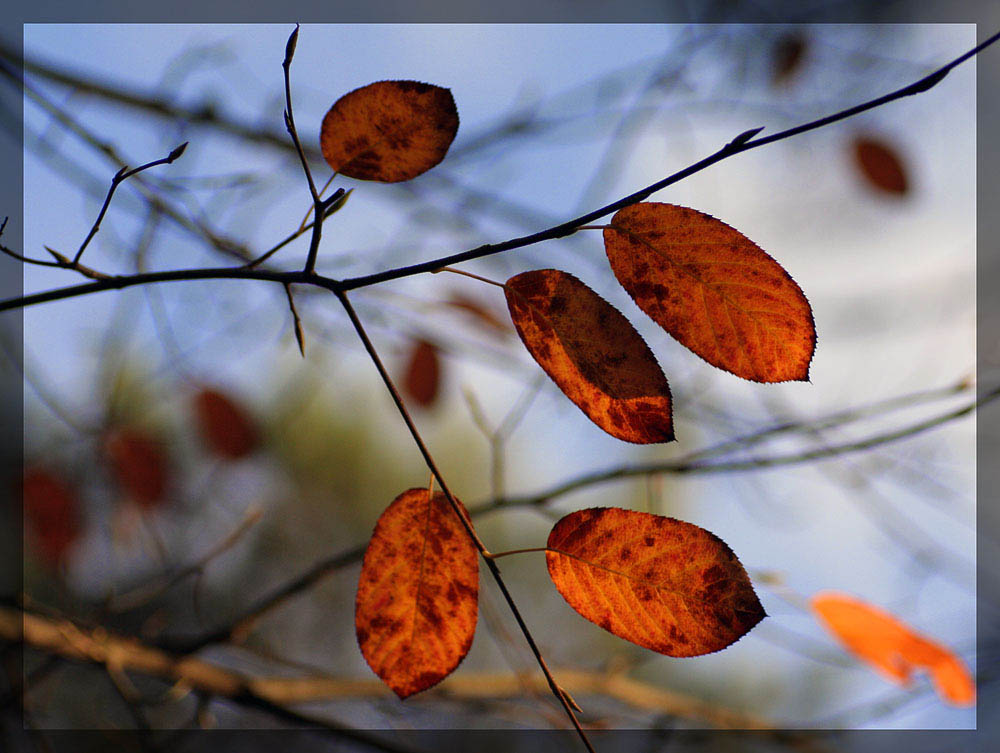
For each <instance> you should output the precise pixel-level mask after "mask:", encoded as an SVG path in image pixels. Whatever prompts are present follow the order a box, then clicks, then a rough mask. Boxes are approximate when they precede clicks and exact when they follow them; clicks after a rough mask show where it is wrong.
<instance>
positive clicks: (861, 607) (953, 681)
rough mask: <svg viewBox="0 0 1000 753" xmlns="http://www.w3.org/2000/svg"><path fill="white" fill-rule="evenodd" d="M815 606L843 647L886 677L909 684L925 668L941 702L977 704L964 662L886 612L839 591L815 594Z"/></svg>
mask: <svg viewBox="0 0 1000 753" xmlns="http://www.w3.org/2000/svg"><path fill="white" fill-rule="evenodd" d="M811 605H812V609H813V611H814V612H815V613H816V615H817V617H818V618H819V621H820V623H821V624H822V625H823V626H824V627H825V628H826V629H827V630H829V631H830V632H831V633H832V634H833V635H834V636H835V637H836V638H837V639H838V640H839V641H840V642H841V644H843V646H844V648H846V649H847V650H848V651H850V652H851V653H852V654H854V655H855V656H857V657H858V658H859V659H861V660H862V661H865V662H867V663H868V664H870V665H871V666H872V667H874V668H875V670H876V671H877V672H878V673H879V674H881V675H882V676H884V677H886V678H887V679H889V680H891V681H893V682H895V683H898V684H899V685H909V683H910V678H911V675H912V673H913V671H914V670H915V669H924V670H927V671H928V672H929V673H930V676H931V680H932V681H933V682H934V686H935V688H936V689H937V692H938V695H939V696H941V698H942V699H943V700H945V701H947V702H948V703H951V704H953V705H956V706H969V705H972V704H973V703H974V702H975V699H976V686H975V683H974V682H973V680H972V676H971V675H970V673H969V670H968V669H967V668H966V666H965V664H964V663H963V662H962V660H961V659H959V658H958V656H956V655H955V653H954V652H952V651H951V650H949V649H948V648H947V647H945V646H943V645H941V644H940V643H938V642H936V641H934V640H932V639H930V638H928V637H926V636H923V635H921V634H920V633H918V632H916V631H915V630H913V629H912V628H911V627H909V626H908V625H906V624H904V623H903V622H901V621H900V620H899V619H898V618H896V617H894V616H893V615H891V614H889V613H888V612H886V611H884V610H882V609H879V608H878V607H876V606H873V605H871V604H867V603H865V602H863V601H861V600H860V599H856V598H854V597H853V596H849V595H847V594H841V593H835V592H823V593H819V594H817V595H815V596H814V597H813V598H812V601H811Z"/></svg>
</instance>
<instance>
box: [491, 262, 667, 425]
mask: <svg viewBox="0 0 1000 753" xmlns="http://www.w3.org/2000/svg"><path fill="white" fill-rule="evenodd" d="M504 293H505V294H506V296H507V306H508V308H509V309H510V316H511V319H512V320H513V321H514V326H515V327H516V329H517V333H518V334H519V335H520V336H521V340H522V341H523V342H524V345H525V347H526V348H527V349H528V352H529V353H531V355H532V357H533V358H534V359H535V360H536V361H537V362H538V364H539V365H540V366H541V367H542V368H543V369H544V370H545V373H547V374H548V375H549V376H550V377H552V380H553V381H554V382H555V383H556V384H557V385H558V387H559V389H561V390H562V391H563V393H565V395H566V397H568V398H569V399H570V400H572V401H573V402H574V403H576V404H577V406H579V407H580V409H581V410H582V411H583V412H584V413H586V414H587V417H588V418H589V419H590V420H591V421H593V422H594V423H595V424H597V425H598V426H599V427H601V428H602V429H604V431H606V432H607V433H608V434H610V435H611V436H613V437H617V438H618V439H623V440H625V441H626V442H636V443H639V444H650V443H653V442H669V441H670V440H672V439H673V438H674V429H673V419H672V416H671V407H670V387H669V386H668V385H667V378H666V377H665V376H663V372H662V371H661V370H660V366H659V364H657V362H656V358H655V356H653V352H652V351H651V350H650V349H649V346H648V345H646V342H645V341H644V340H643V339H642V336H641V335H640V334H639V333H638V332H636V331H635V329H634V328H633V327H632V325H631V324H630V323H629V321H628V320H627V319H626V318H625V317H624V316H622V314H621V313H620V312H619V311H618V309H616V308H615V307H614V306H612V305H611V304H610V303H608V302H607V301H605V300H604V299H603V298H601V297H600V296H599V295H598V294H597V293H595V292H594V291H593V290H591V289H590V288H588V287H587V286H586V285H584V284H583V283H582V282H580V281H579V280H578V279H576V278H575V277H574V276H573V275H571V274H568V273H566V272H560V271H559V270H558V269H539V270H535V271H533V272H524V273H522V274H519V275H515V276H514V277H511V278H510V279H509V280H507V282H506V284H505V285H504Z"/></svg>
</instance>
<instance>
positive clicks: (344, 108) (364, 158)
mask: <svg viewBox="0 0 1000 753" xmlns="http://www.w3.org/2000/svg"><path fill="white" fill-rule="evenodd" d="M457 132H458V110H457V109H456V108H455V100H454V98H453V97H452V96H451V91H450V90H448V89H444V88H442V87H440V86H434V85H433V84H422V83H420V82H418V81H377V82H375V83H374V84H369V85H368V86H362V87H361V88H360V89H355V90H354V91H352V92H349V93H347V94H345V95H344V96H343V97H341V98H340V99H338V100H337V101H336V102H335V103H334V105H333V107H331V108H330V110H329V111H328V112H327V113H326V116H325V117H324V118H323V127H322V130H321V132H320V147H321V148H322V150H323V157H324V158H326V161H327V162H328V163H329V165H330V167H332V168H333V169H334V170H335V171H336V172H338V173H340V174H341V175H346V176H348V177H349V178H360V179H361V180H377V181H380V182H382V183H397V182H399V181H403V180H410V179H411V178H415V177H417V176H418V175H420V174H421V173H424V172H426V171H428V170H430V169H431V168H432V167H434V166H435V165H436V164H438V163H439V162H440V161H441V160H443V159H444V156H445V154H446V153H447V152H448V147H450V146H451V142H452V141H453V140H454V139H455V134H456V133H457Z"/></svg>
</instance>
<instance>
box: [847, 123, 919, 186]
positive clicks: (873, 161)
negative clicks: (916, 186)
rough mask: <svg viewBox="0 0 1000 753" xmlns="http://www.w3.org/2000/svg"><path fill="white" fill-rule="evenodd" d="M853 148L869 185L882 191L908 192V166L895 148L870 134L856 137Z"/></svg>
mask: <svg viewBox="0 0 1000 753" xmlns="http://www.w3.org/2000/svg"><path fill="white" fill-rule="evenodd" d="M852 148H853V151H854V162H855V164H857V166H858V169H859V170H861V174H862V175H864V176H865V179H866V180H867V181H868V184H869V185H871V186H872V187H873V188H875V189H877V190H878V191H881V192H882V193H887V194H893V195H895V196H903V195H904V194H906V192H907V191H908V190H909V187H910V185H909V181H908V180H907V178H906V168H905V167H903V160H902V159H901V158H900V156H899V153H898V152H897V151H896V149H895V148H893V147H892V146H890V145H889V144H887V143H885V142H884V141H881V140H879V139H875V138H871V137H868V136H858V137H856V138H855V139H854V143H853V144H852Z"/></svg>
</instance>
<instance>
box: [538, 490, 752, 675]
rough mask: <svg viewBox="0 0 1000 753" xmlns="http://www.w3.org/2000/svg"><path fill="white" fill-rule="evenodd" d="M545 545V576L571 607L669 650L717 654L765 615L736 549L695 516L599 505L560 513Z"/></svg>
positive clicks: (609, 627) (660, 650) (627, 635)
mask: <svg viewBox="0 0 1000 753" xmlns="http://www.w3.org/2000/svg"><path fill="white" fill-rule="evenodd" d="M547 546H548V551H546V553H545V559H546V561H547V563H548V567H549V575H550V576H551V577H552V582H553V583H555V586H556V588H557V589H559V593H561V594H562V595H563V598H564V599H566V601H567V602H568V603H569V605H570V606H571V607H573V609H575V610H576V611H577V612H579V613H580V614H581V615H583V616H584V617H585V618H587V619H588V620H590V621H591V622H593V623H594V624H596V625H599V626H601V627H602V628H604V629H605V630H607V631H609V632H611V633H614V634H615V635H617V636H618V637H620V638H624V639H625V640H627V641H631V642H632V643H635V644H637V645H639V646H643V647H644V648H648V649H650V650H652V651H656V652H658V653H661V654H666V655H667V656H700V655H701V654H708V653H711V652H713V651H719V650H720V649H723V648H725V647H726V646H729V645H730V644H732V643H734V642H735V641H737V640H739V639H740V638H742V637H743V636H744V635H746V633H748V632H749V631H750V629H751V628H753V626H754V625H756V624H757V623H758V622H760V621H761V620H762V619H764V617H765V616H766V615H765V614H764V609H763V607H762V606H761V605H760V601H758V599H757V595H756V594H755V593H754V590H753V586H752V585H751V584H750V578H749V577H748V576H747V574H746V571H745V570H744V569H743V565H741V564H740V561H739V560H738V559H737V558H736V555H735V554H733V551H732V550H731V549H730V548H729V547H728V546H727V545H726V544H725V542H723V541H722V540H721V539H719V538H718V537H717V536H715V535H713V534H711V533H709V532H708V531H706V530H705V529H703V528H699V527H698V526H696V525H692V524H691V523H685V522H683V521H680V520H676V519H674V518H667V517H664V516H662V515H652V514H650V513H645V512H635V511H633V510H622V509H620V508H615V507H595V508H590V509H587V510H578V511H576V512H572V513H570V514H569V515H567V516H565V517H564V518H562V519H561V520H560V521H559V522H558V523H556V524H555V526H554V527H553V529H552V532H551V533H550V534H549V540H548V545H547Z"/></svg>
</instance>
